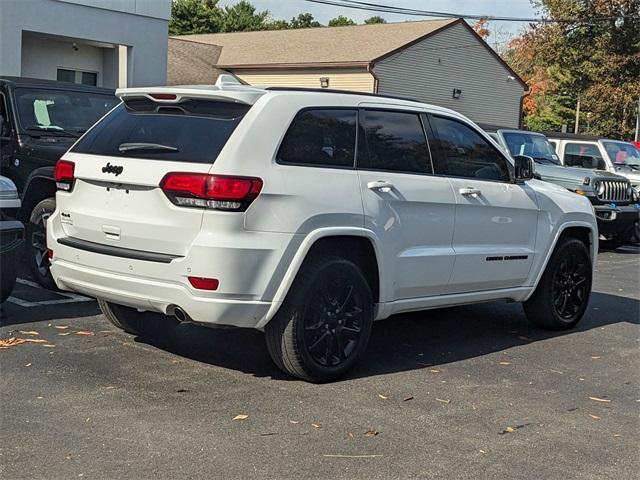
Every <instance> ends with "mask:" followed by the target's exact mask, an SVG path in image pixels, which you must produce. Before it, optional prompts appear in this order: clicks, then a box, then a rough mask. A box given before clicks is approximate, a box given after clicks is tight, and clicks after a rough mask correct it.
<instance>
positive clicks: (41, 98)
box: [0, 77, 118, 288]
mask: <svg viewBox="0 0 640 480" xmlns="http://www.w3.org/2000/svg"><path fill="white" fill-rule="evenodd" d="M117 103H118V99H117V98H116V97H115V96H114V91H113V90H110V89H106V88H96V87H90V86H86V85H78V84H74V83H66V82H56V81H50V80H37V79H31V78H17V77H0V175H4V176H5V177H9V178H10V179H11V180H13V182H14V183H15V184H16V186H17V187H18V192H19V193H20V196H21V198H22V207H21V208H20V210H19V211H18V213H17V219H18V220H20V221H22V222H23V223H25V225H26V242H25V246H26V250H27V262H28V264H29V267H30V269H31V271H32V273H33V276H34V277H35V279H36V280H37V281H38V282H39V283H40V284H41V285H42V286H44V287H47V288H54V287H55V285H54V283H53V280H52V278H51V275H50V274H49V259H48V257H47V242H46V232H45V227H46V220H47V218H48V217H49V215H51V213H53V211H54V210H55V193H56V184H55V180H54V178H53V169H54V166H55V163H56V161H57V160H58V159H59V158H60V157H61V156H62V154H63V153H64V152H66V151H67V150H68V149H69V147H71V145H72V144H73V143H74V142H75V141H76V140H77V139H78V138H79V137H80V135H82V134H83V133H84V132H86V131H87V130H88V129H89V128H90V127H91V126H92V125H93V124H94V123H95V122H96V121H97V120H98V119H100V117H102V116H103V115H104V114H105V113H107V112H108V111H109V110H111V108H113V107H114V106H115V105H116V104H117Z"/></svg>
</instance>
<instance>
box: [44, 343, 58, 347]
mask: <svg viewBox="0 0 640 480" xmlns="http://www.w3.org/2000/svg"><path fill="white" fill-rule="evenodd" d="M42 346H43V347H47V348H53V347H55V345H54V344H53V343H45V344H43V345H42Z"/></svg>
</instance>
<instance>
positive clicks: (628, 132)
mask: <svg viewBox="0 0 640 480" xmlns="http://www.w3.org/2000/svg"><path fill="white" fill-rule="evenodd" d="M534 3H535V5H536V6H537V7H538V8H539V9H540V11H541V13H542V16H543V17H546V18H550V19H554V20H558V22H557V23H547V24H536V25H530V26H529V28H528V29H527V31H526V32H525V33H524V34H522V35H521V36H520V37H519V38H517V39H515V40H513V41H512V42H511V44H510V45H509V48H508V50H507V53H506V57H507V58H506V60H507V61H508V62H509V63H510V65H511V66H512V67H514V69H515V70H516V71H517V72H518V73H519V74H521V75H522V76H523V77H524V78H525V80H526V81H527V83H528V84H529V86H530V91H529V94H528V95H527V96H526V97H525V100H524V112H525V123H526V125H527V126H528V127H529V128H531V129H533V130H559V129H560V128H561V126H562V125H568V126H569V127H572V126H573V125H574V122H575V119H574V118H575V112H576V104H577V102H578V99H580V104H581V112H582V113H581V118H580V125H581V126H583V127H584V128H586V126H587V122H586V118H587V115H588V116H589V128H590V133H594V134H599V135H606V136H613V137H618V138H630V137H631V136H632V132H633V128H634V126H635V115H636V112H637V110H636V108H637V102H638V98H639V97H640V0H534ZM584 128H582V127H581V129H580V131H581V132H584V131H585V130H584Z"/></svg>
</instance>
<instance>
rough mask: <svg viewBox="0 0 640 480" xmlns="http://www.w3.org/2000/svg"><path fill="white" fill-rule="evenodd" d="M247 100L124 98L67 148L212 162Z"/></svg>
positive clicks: (235, 123)
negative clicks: (164, 102)
mask: <svg viewBox="0 0 640 480" xmlns="http://www.w3.org/2000/svg"><path fill="white" fill-rule="evenodd" d="M249 108H251V106H250V105H246V104H240V103H232V102H223V101H211V100H199V99H190V100H186V101H183V102H180V103H178V104H163V103H156V102H154V101H152V100H150V99H148V98H146V97H140V98H129V99H127V100H126V101H125V102H124V103H122V104H120V105H119V106H118V107H116V108H115V109H114V110H113V111H112V112H111V113H109V115H107V116H106V117H105V118H104V119H103V120H102V121H101V122H100V123H98V124H97V125H96V126H95V127H93V128H92V129H91V130H90V131H89V132H87V134H86V135H85V136H84V137H82V139H80V140H79V141H78V143H76V145H75V146H74V147H73V149H72V150H71V151H72V152H75V153H87V154H93V155H105V156H110V157H135V158H138V159H150V160H166V161H172V162H176V161H179V162H196V163H208V164H211V163H213V162H214V161H215V159H216V157H217V156H218V154H219V153H220V151H221V150H222V148H223V147H224V145H225V143H226V142H227V140H228V139H229V137H230V136H231V134H232V133H233V131H234V130H235V129H236V127H237V126H238V124H239V123H240V121H241V120H242V118H243V117H244V115H245V114H246V113H247V111H248V110H249Z"/></svg>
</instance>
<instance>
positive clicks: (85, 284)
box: [47, 211, 299, 328]
mask: <svg viewBox="0 0 640 480" xmlns="http://www.w3.org/2000/svg"><path fill="white" fill-rule="evenodd" d="M59 215H60V213H59V211H56V212H55V213H54V214H53V215H52V216H51V217H50V218H49V220H48V224H47V245H48V247H49V248H50V249H51V250H53V257H52V259H51V274H52V276H53V279H54V280H55V282H56V284H57V285H58V287H59V288H61V289H62V290H71V291H75V292H78V293H82V294H85V295H88V296H91V297H96V298H101V299H104V300H107V301H109V302H113V303H116V304H120V305H126V306H129V307H133V308H137V309H140V310H146V311H153V312H159V313H163V314H166V315H173V313H174V311H175V309H176V308H178V307H179V308H180V309H182V310H183V311H184V312H185V313H186V315H187V316H188V317H189V318H190V319H191V320H192V321H194V322H196V323H201V324H211V325H232V326H237V327H250V328H255V327H256V326H257V325H264V324H265V323H266V320H267V318H266V316H267V312H269V311H271V312H273V308H272V307H273V303H274V302H273V299H274V294H275V292H276V290H277V288H278V286H279V285H280V282H281V281H282V278H283V276H284V274H285V272H286V268H287V267H288V265H289V263H290V260H291V258H292V256H293V253H294V252H295V250H296V246H297V244H298V243H299V240H298V239H297V237H298V236H297V235H293V234H286V233H271V232H249V231H242V230H236V231H224V230H222V229H221V230H220V231H216V232H207V231H201V232H200V234H199V235H198V236H197V237H196V238H195V239H194V240H193V242H192V243H191V245H190V246H189V248H188V252H187V253H186V255H184V256H179V257H174V258H173V259H169V260H168V261H160V260H158V259H155V260H156V261H153V260H149V259H146V258H138V256H132V255H129V256H128V258H127V257H126V256H118V255H117V252H118V251H122V250H123V249H122V248H119V249H118V248H114V249H113V250H114V251H104V250H101V251H96V249H95V248H88V247H87V245H84V244H83V245H77V244H74V243H73V242H68V241H67V240H69V239H70V238H72V237H67V236H66V235H65V232H64V230H63V228H62V224H61V222H60V218H59ZM85 243H86V242H85ZM106 243H107V242H105V244H106ZM100 245H102V244H100ZM116 245H117V244H116V243H115V242H114V243H113V245H112V246H113V247H115V246H116ZM152 245H153V242H150V246H152ZM89 247H91V245H89ZM146 253H148V252H146ZM189 276H195V277H207V278H216V279H218V280H219V282H220V286H219V288H218V289H217V290H216V291H207V290H199V289H196V288H194V287H193V286H192V285H191V284H190V283H189V280H188V277H189Z"/></svg>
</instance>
